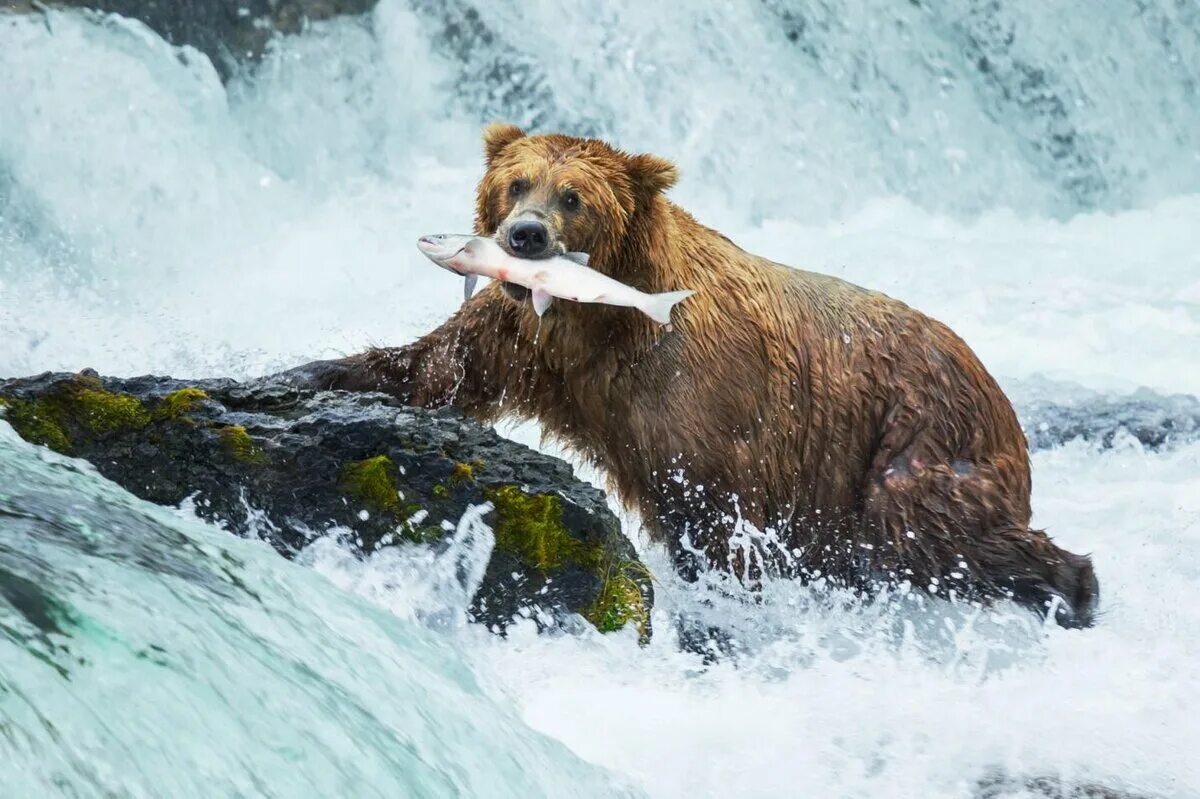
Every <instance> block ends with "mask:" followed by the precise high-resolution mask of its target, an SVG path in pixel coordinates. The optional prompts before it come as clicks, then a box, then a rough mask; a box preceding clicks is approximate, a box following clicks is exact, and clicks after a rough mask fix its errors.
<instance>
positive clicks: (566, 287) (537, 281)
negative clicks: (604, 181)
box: [417, 233, 696, 325]
mask: <svg viewBox="0 0 1200 799" xmlns="http://www.w3.org/2000/svg"><path fill="white" fill-rule="evenodd" d="M417 248H418V249H419V250H420V251H421V252H422V253H424V254H425V257H427V258H428V259H429V260H431V261H433V262H434V263H435V264H437V265H438V266H440V267H442V268H443V269H447V270H449V271H451V272H453V273H454V274H456V275H462V276H463V277H464V278H466V282H465V283H464V285H463V300H464V302H465V301H466V300H469V299H470V298H471V295H472V294H473V293H474V292H475V283H476V281H477V280H478V278H479V276H480V275H483V276H484V277H490V278H492V279H493V280H503V281H505V282H508V283H515V284H517V285H518V286H524V287H525V288H527V289H529V291H530V293H531V294H532V297H533V312H534V313H536V314H537V315H538V316H539V317H540V316H541V315H542V314H544V313H545V312H546V309H547V308H549V307H550V303H551V302H552V301H553V300H554V299H555V298H556V297H557V298H558V299H561V300H571V301H573V302H595V303H602V304H604V305H618V306H622V307H626V308H636V309H638V310H639V311H641V312H642V313H644V314H646V316H648V317H650V318H651V319H653V320H654V321H655V322H658V323H659V324H660V325H669V324H670V323H671V309H672V308H674V307H675V305H676V304H677V303H679V302H681V301H682V300H685V299H687V298H688V297H690V296H692V295H693V294H695V293H696V292H694V291H690V290H683V291H665V292H662V293H660V294H649V293H647V292H644V291H639V290H638V289H635V288H634V287H633V286H628V285H626V284H624V283H622V282H620V281H619V280H614V279H613V278H611V277H609V276H608V275H605V274H602V273H600V272H597V271H596V270H595V269H592V268H590V267H589V266H588V256H587V254H586V253H581V252H568V253H564V254H562V255H556V256H553V257H551V258H539V259H537V260H533V259H529V258H517V257H514V256H512V255H509V254H508V253H507V252H506V251H505V250H504V248H503V247H501V246H500V244H499V243H498V242H496V240H495V239H490V238H487V237H485V236H467V235H456V234H450V233H442V234H436V235H430V236H422V237H421V238H420V239H418V240H417Z"/></svg>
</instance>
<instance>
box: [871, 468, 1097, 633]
mask: <svg viewBox="0 0 1200 799" xmlns="http://www.w3.org/2000/svg"><path fill="white" fill-rule="evenodd" d="M1004 466H1005V464H1003V463H1001V464H1000V465H999V466H997V465H994V464H979V463H969V462H967V461H964V460H954V461H953V462H951V463H949V464H927V463H924V462H922V461H920V460H917V459H914V458H911V457H908V456H903V457H897V458H890V459H887V460H885V461H884V462H883V465H882V466H881V468H879V469H877V470H876V473H875V474H874V475H872V477H871V479H869V481H868V482H867V486H866V491H865V495H864V500H863V505H862V513H863V518H862V522H863V527H864V530H863V535H864V537H865V539H866V542H867V543H868V544H869V545H870V546H871V547H872V551H873V552H874V553H875V554H876V571H877V572H879V571H884V572H886V573H888V574H893V575H895V576H896V579H898V580H904V579H908V580H910V581H911V582H912V583H913V584H914V586H917V587H920V588H923V589H925V590H930V591H932V592H934V593H938V594H941V595H942V596H946V595H947V594H948V593H949V592H951V591H954V592H955V593H956V594H957V595H958V596H961V597H964V598H979V599H998V598H1001V597H1011V598H1012V599H1013V600H1014V601H1016V602H1017V603H1019V604H1021V605H1024V606H1026V607H1029V608H1031V609H1033V610H1035V611H1037V612H1038V613H1040V614H1041V615H1042V616H1046V615H1048V614H1049V613H1050V612H1051V610H1052V609H1053V613H1054V619H1055V621H1056V622H1058V623H1059V624H1060V625H1062V626H1064V627H1087V626H1090V625H1091V624H1092V622H1093V620H1094V618H1095V612H1096V606H1097V602H1098V599H1099V584H1098V582H1097V580H1096V575H1095V571H1094V570H1093V568H1092V563H1091V560H1090V559H1089V558H1088V557H1087V556H1085V555H1076V554H1074V553H1072V552H1068V551H1066V550H1064V549H1062V548H1061V547H1059V546H1057V545H1056V544H1055V543H1054V542H1053V541H1052V540H1051V539H1050V537H1049V536H1048V535H1046V533H1045V532H1043V531H1041V530H1031V529H1029V527H1028V524H1027V519H1028V510H1027V508H1028V502H1027V501H1025V500H1023V499H1022V498H1021V497H1020V496H1018V495H1020V494H1021V492H1022V490H1023V487H1022V481H1021V480H1020V479H1012V478H1011V477H1010V479H1005V477H1006V475H1009V476H1011V475H1013V474H1015V472H1013V471H1009V470H1006V469H1005V468H1004ZM1024 490H1025V491H1026V492H1027V489H1024ZM1026 496H1027V493H1026Z"/></svg>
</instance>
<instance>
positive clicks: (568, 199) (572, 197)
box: [562, 191, 579, 212]
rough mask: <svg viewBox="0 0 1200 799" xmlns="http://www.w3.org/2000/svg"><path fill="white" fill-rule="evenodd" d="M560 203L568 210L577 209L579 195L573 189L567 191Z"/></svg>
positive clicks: (573, 210)
mask: <svg viewBox="0 0 1200 799" xmlns="http://www.w3.org/2000/svg"><path fill="white" fill-rule="evenodd" d="M562 204H563V208H566V209H567V210H568V211H571V212H575V211H578V210H579V195H578V194H576V193H575V192H573V191H569V192H567V193H566V194H564V195H563V198H562Z"/></svg>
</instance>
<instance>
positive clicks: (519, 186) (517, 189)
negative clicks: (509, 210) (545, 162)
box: [508, 178, 529, 199]
mask: <svg viewBox="0 0 1200 799" xmlns="http://www.w3.org/2000/svg"><path fill="white" fill-rule="evenodd" d="M528 188H529V183H528V182H527V181H525V180H522V179H520V178H518V179H517V180H514V181H513V182H512V183H509V184H508V196H509V197H512V198H514V199H515V198H517V197H520V196H521V195H522V194H524V193H525V191H526V190H527V189H528Z"/></svg>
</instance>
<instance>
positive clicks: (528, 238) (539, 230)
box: [508, 220, 550, 258]
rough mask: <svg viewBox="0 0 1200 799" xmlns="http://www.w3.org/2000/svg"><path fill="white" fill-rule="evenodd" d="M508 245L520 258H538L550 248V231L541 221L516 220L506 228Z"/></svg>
mask: <svg viewBox="0 0 1200 799" xmlns="http://www.w3.org/2000/svg"><path fill="white" fill-rule="evenodd" d="M508 246H509V247H511V248H512V251H513V253H514V254H515V255H519V256H521V257H522V258H540V257H541V256H543V255H545V254H546V251H547V250H549V249H550V231H549V230H547V229H546V226H545V225H544V224H542V223H541V222H535V221H531V220H525V221H521V222H517V223H515V224H514V225H513V226H512V227H510V228H509V229H508Z"/></svg>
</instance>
